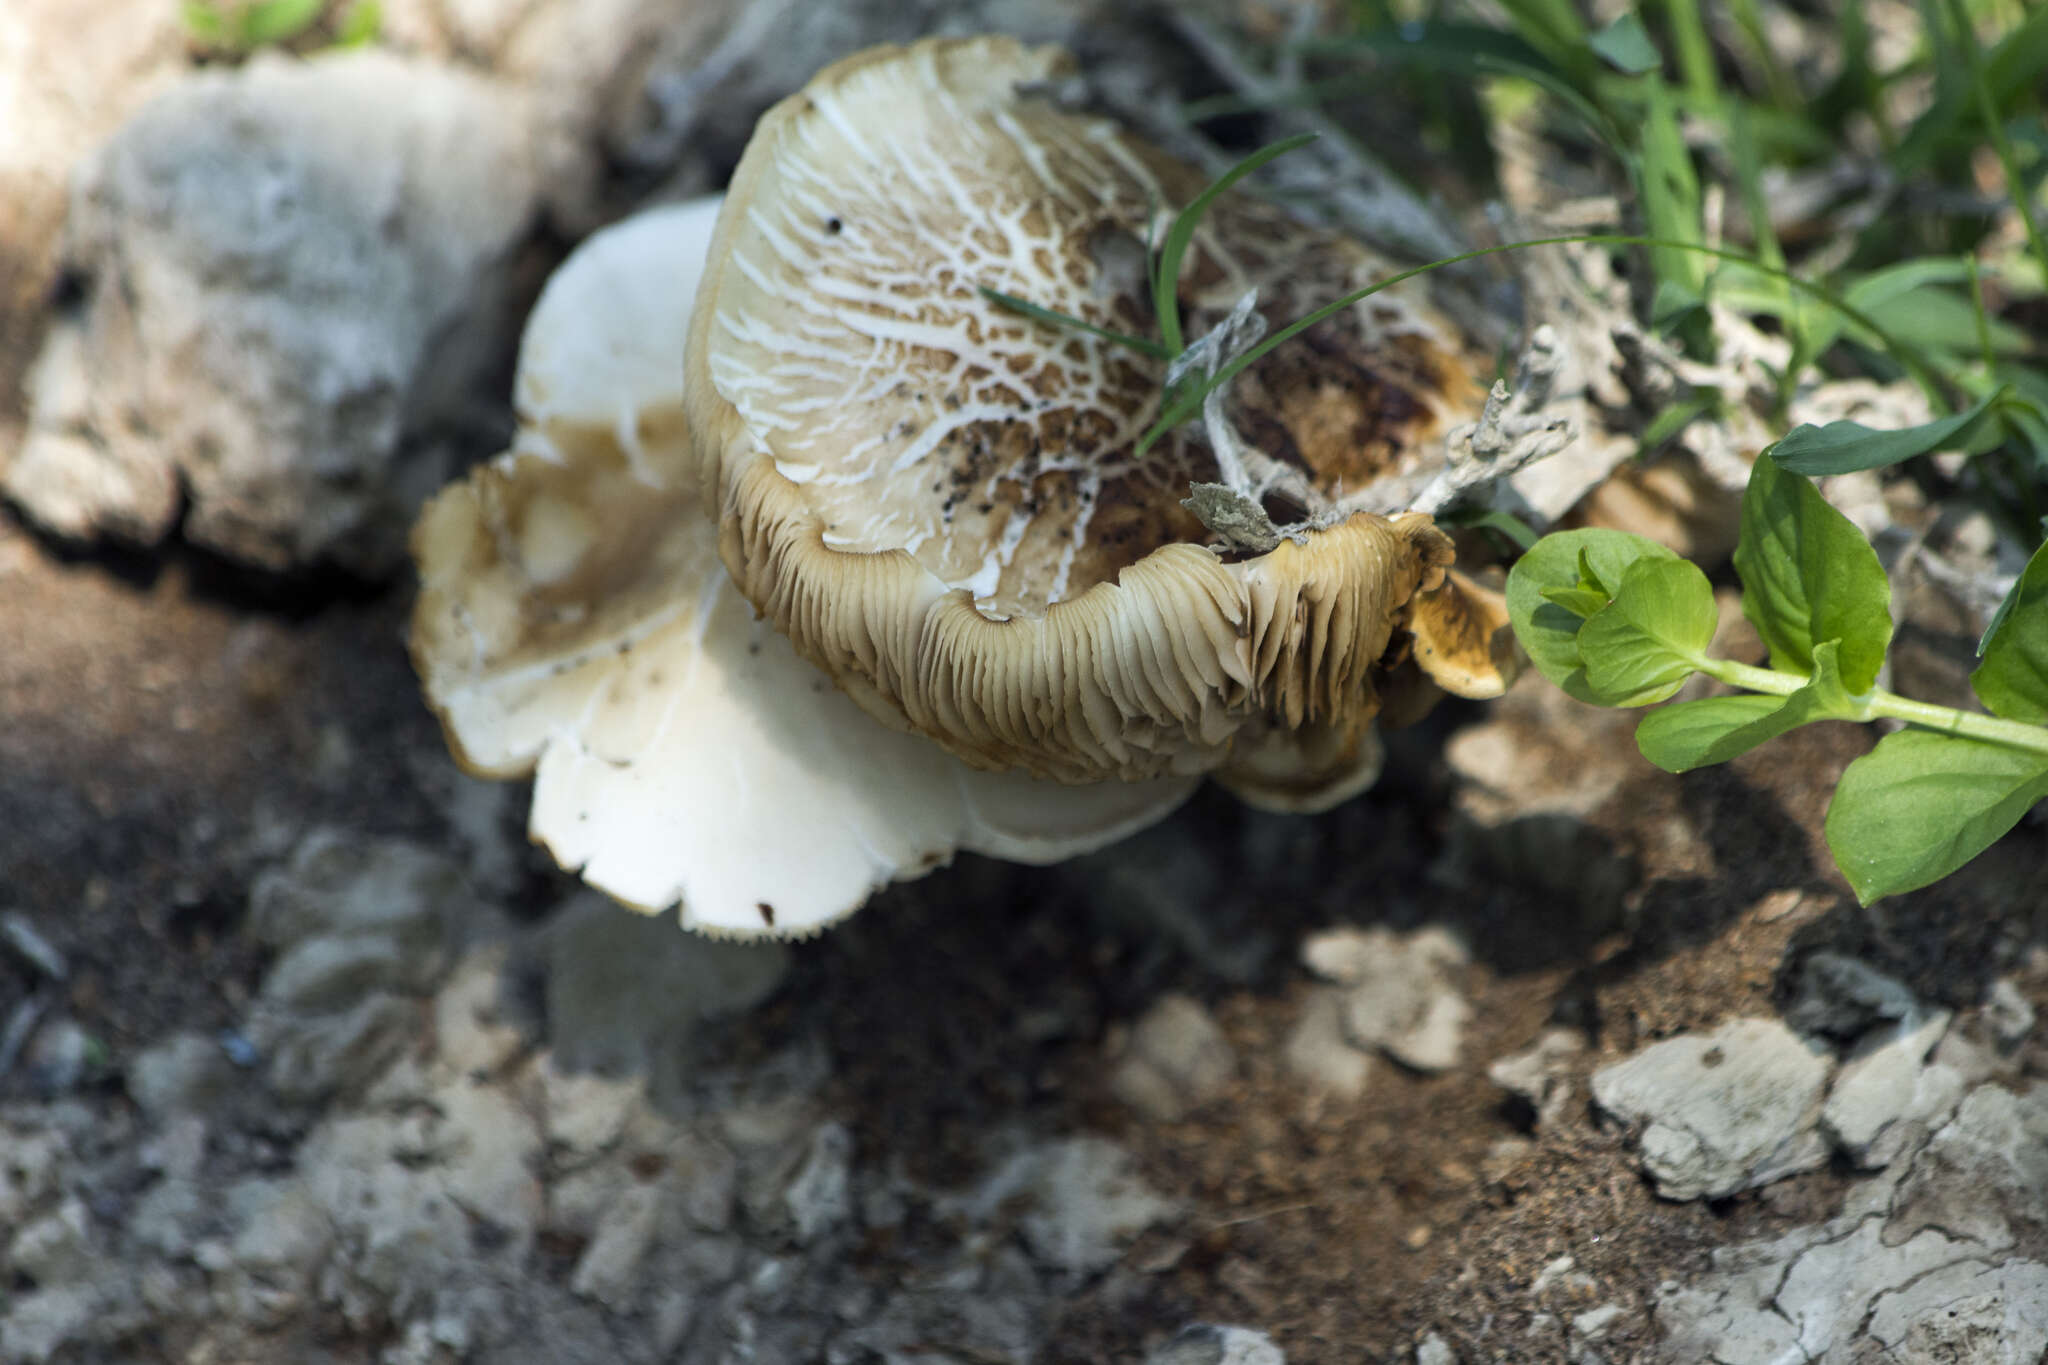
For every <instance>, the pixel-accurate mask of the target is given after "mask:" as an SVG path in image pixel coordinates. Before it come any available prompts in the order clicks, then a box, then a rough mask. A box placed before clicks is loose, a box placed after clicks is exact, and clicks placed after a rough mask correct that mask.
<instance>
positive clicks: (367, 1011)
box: [249, 994, 425, 1103]
mask: <svg viewBox="0 0 2048 1365" xmlns="http://www.w3.org/2000/svg"><path fill="white" fill-rule="evenodd" d="M424 1026H425V1021H424V1019H423V1018H422V1013H421V1008H420V1006H419V1005H418V1004H417V1003H415V1002H413V1001H411V1000H406V999H402V998H400V997H398V996H395V995H382V994H379V995H371V996H368V997H366V998H364V999H362V1000H359V1001H357V1002H356V1004H355V1005H354V1006H353V1007H351V1008H349V1009H347V1010H344V1011H342V1012H340V1013H338V1014H322V1015H313V1016H310V1017H308V1016H303V1015H296V1014H283V1013H267V1012H263V1011H259V1012H258V1013H256V1014H255V1015H253V1016H252V1017H251V1019H250V1029H249V1031H250V1035H251V1037H252V1038H253V1039H254V1040H255V1042H256V1044H257V1046H258V1047H259V1048H260V1049H261V1050H262V1051H264V1052H267V1053H269V1054H270V1065H269V1067H268V1068H267V1069H266V1071H265V1073H264V1078H265V1080H266V1081H267V1082H268V1083H269V1085H270V1088H271V1090H272V1091H274V1092H275V1093H276V1094H277V1095H278V1097H279V1098H281V1099H285V1100H288V1101H291V1102H294V1103H308V1102H312V1101H315V1100H321V1099H325V1098H326V1097H327V1096H329V1095H333V1094H337V1093H345V1092H350V1091H354V1090H357V1089H359V1088H360V1087H362V1086H364V1085H366V1084H368V1083H369V1082H371V1081H373V1080H375V1079H376V1078H377V1077H378V1076H379V1075H380V1074H381V1073H382V1072H383V1071H384V1069H385V1068H386V1067H387V1066H389V1065H390V1064H391V1062H392V1061H393V1060H394V1059H395V1058H396V1057H397V1056H398V1054H399V1053H400V1052H401V1051H403V1050H404V1048H405V1047H406V1045H407V1043H408V1041H409V1040H411V1039H412V1038H414V1037H416V1036H418V1035H419V1033H420V1032H421V1031H422V1030H423V1028H424Z"/></svg>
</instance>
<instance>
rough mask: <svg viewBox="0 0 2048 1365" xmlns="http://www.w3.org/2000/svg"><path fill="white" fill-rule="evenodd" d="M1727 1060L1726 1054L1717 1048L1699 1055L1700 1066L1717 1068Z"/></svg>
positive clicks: (1711, 1048) (1709, 1049)
mask: <svg viewBox="0 0 2048 1365" xmlns="http://www.w3.org/2000/svg"><path fill="white" fill-rule="evenodd" d="M1727 1060H1728V1054H1727V1053H1725V1052H1723V1051H1721V1049H1720V1048H1718V1047H1710V1048H1708V1049H1707V1050H1706V1051H1705V1052H1703V1053H1701V1054H1700V1065H1701V1066H1719V1065H1721V1063H1723V1062H1725V1061H1727Z"/></svg>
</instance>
